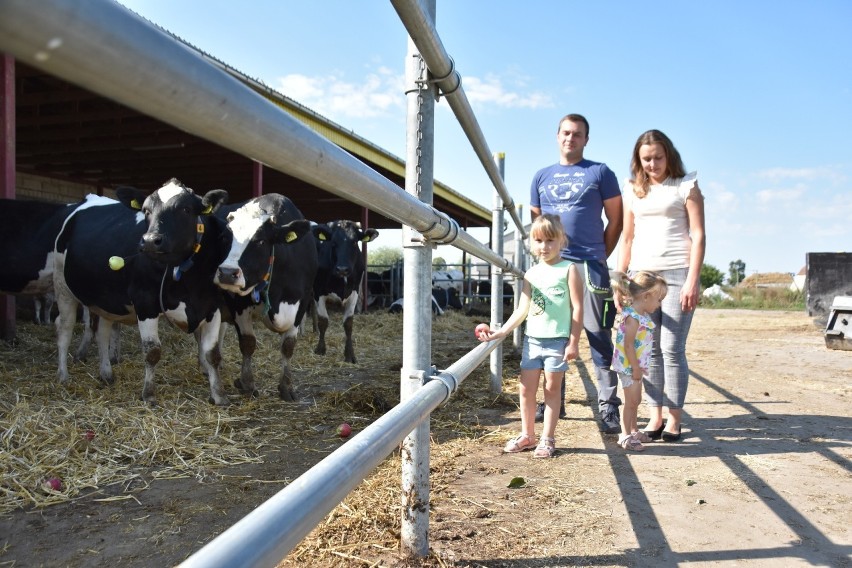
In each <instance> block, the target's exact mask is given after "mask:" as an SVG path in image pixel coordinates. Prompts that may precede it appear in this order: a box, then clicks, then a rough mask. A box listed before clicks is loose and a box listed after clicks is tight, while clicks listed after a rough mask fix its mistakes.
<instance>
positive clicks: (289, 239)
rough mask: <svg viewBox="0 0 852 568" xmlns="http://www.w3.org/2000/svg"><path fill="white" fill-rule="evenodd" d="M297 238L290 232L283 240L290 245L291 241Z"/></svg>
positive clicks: (297, 236)
mask: <svg viewBox="0 0 852 568" xmlns="http://www.w3.org/2000/svg"><path fill="white" fill-rule="evenodd" d="M298 238H299V235H297V234H296V233H295V232H294V231H290V232H289V233H287V236H286V237H285V238H284V240H285V241H286V242H288V243H292V242H293V241H295V240H296V239H298Z"/></svg>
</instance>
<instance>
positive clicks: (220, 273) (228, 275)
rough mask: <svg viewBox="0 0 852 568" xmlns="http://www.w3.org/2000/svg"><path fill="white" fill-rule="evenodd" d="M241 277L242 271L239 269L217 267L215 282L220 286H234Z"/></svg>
mask: <svg viewBox="0 0 852 568" xmlns="http://www.w3.org/2000/svg"><path fill="white" fill-rule="evenodd" d="M241 277H242V271H241V270H240V269H239V268H226V267H222V266H220V267H219V270H217V271H216V280H217V282H219V283H220V284H225V285H234V284H236V283H237V282H238V281H239V280H240V278H241Z"/></svg>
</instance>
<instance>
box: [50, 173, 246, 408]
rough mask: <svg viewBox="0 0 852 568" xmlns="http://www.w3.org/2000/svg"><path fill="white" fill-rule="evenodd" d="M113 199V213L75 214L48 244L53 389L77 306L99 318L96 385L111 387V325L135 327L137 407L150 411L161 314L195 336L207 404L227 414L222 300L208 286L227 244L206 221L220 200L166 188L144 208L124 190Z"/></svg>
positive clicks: (95, 208) (174, 185) (218, 225)
mask: <svg viewBox="0 0 852 568" xmlns="http://www.w3.org/2000/svg"><path fill="white" fill-rule="evenodd" d="M116 194H117V196H118V199H119V201H120V202H121V203H115V202H114V201H111V200H105V201H99V200H90V201H87V202H86V204H83V205H81V206H79V207H77V208H76V209H75V210H74V212H73V214H72V215H69V216H68V218H67V221H66V223H65V225H64V227H63V228H62V230H61V231H60V233H59V236H58V237H57V239H56V250H55V270H54V285H55V290H56V297H57V304H58V305H59V318H58V319H57V323H56V329H57V336H58V339H57V344H58V351H59V372H58V374H59V380H60V381H61V382H63V383H64V382H67V381H68V367H67V352H68V344H69V343H70V340H71V333H72V329H73V326H74V322H75V320H76V317H77V310H76V308H77V303H80V304H82V305H84V306H87V307H88V308H89V309H90V310H91V312H92V313H93V314H95V315H98V316H100V323H99V326H98V333H97V341H98V351H99V354H100V378H101V380H103V381H104V382H106V383H108V384H111V383H112V382H113V381H114V377H113V372H112V367H111V365H110V362H109V357H108V349H107V347H108V342H109V337H110V331H111V329H112V327H113V323H114V322H120V323H132V322H136V323H137V325H138V327H139V332H140V335H141V337H142V351H143V353H144V358H145V379H144V385H143V388H142V399H143V400H145V401H146V402H148V403H149V404H156V396H155V386H154V371H155V368H156V365H157V363H158V362H159V360H160V356H161V345H160V339H159V334H158V323H159V318H160V315H161V314H162V315H165V316H166V317H167V318H168V320H169V321H170V322H171V323H173V324H174V325H176V326H177V327H179V328H180V329H182V330H184V331H186V332H188V333H194V334H195V336H196V339H197V340H198V346H199V359H200V361H201V363H202V365H203V367H204V371H205V374H206V375H207V377H208V379H209V382H210V393H211V398H212V400H213V402H214V403H216V404H218V405H226V404H228V398H227V396H226V395H225V392H224V389H223V387H222V384H221V381H220V378H219V363H220V361H221V355H220V352H219V327H220V321H221V312H220V309H219V308H220V305H221V302H222V295H221V293H220V291H219V288H218V287H217V286H216V285H215V284H214V283H213V277H214V275H215V272H216V268H217V267H218V265H219V263H220V262H221V259H222V257H223V256H224V246H225V243H226V242H227V241H228V239H230V237H229V236H228V235H227V230H226V229H225V227H224V224H223V223H222V222H221V221H220V220H219V219H217V218H216V217H214V216H213V215H212V213H213V212H214V211H215V210H216V209H217V208H218V207H219V206H220V205H221V204H222V203H223V202H224V201H225V200H226V199H227V196H228V194H227V192H226V191H224V190H212V191H210V192H208V193H207V194H206V195H204V197H203V198H202V197H201V196H198V195H196V194H195V193H194V192H193V191H192V190H191V189H189V188H187V187H185V186H184V185H183V184H181V183H180V182H179V181H177V180H175V179H172V180H170V181H169V182H167V183H166V184H165V185H163V186H162V187H161V188H160V189H158V190H157V191H155V192H154V193H152V194H151V195H149V196H147V198H146V197H145V194H144V193H143V192H142V191H140V190H137V189H133V188H119V189H118V190H117V192H116Z"/></svg>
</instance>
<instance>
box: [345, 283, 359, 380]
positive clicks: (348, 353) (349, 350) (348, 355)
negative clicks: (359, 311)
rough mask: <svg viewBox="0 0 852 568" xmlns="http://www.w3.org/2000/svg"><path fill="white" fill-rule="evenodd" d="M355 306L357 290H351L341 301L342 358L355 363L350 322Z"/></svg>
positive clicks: (356, 304) (356, 305) (356, 303)
mask: <svg viewBox="0 0 852 568" xmlns="http://www.w3.org/2000/svg"><path fill="white" fill-rule="evenodd" d="M356 307H358V292H356V291H354V290H353V291H352V293H351V294H349V296H348V297H347V298H346V300H344V302H343V332H344V333H345V334H346V346H345V347H344V348H343V360H344V361H346V362H347V363H356V360H355V348H354V347H353V346H352V322H353V319H354V315H355V308H356Z"/></svg>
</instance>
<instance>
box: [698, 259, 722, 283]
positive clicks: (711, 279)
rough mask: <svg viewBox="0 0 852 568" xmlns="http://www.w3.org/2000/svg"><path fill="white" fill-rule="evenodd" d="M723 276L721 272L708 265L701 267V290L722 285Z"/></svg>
mask: <svg viewBox="0 0 852 568" xmlns="http://www.w3.org/2000/svg"><path fill="white" fill-rule="evenodd" d="M724 281H725V275H724V274H723V273H722V271H721V270H719V269H718V268H716V267H715V266H712V265H710V264H702V265H701V288H702V289H707V288H710V287H711V286H713V285H715V284H722V282H724Z"/></svg>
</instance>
